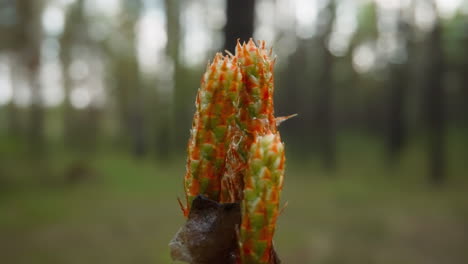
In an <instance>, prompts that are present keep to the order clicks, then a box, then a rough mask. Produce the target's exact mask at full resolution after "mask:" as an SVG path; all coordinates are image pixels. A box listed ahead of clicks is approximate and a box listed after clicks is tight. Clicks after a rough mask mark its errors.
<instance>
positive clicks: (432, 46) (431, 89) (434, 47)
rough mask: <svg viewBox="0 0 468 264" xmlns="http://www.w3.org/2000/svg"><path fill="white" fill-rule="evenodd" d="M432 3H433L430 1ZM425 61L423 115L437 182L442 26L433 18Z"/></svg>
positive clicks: (441, 172) (440, 170) (440, 173)
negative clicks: (426, 62)
mask: <svg viewBox="0 0 468 264" xmlns="http://www.w3.org/2000/svg"><path fill="white" fill-rule="evenodd" d="M434 5H435V4H434ZM426 41H427V42H426V45H427V48H428V50H427V55H426V57H427V58H428V60H429V62H428V64H427V68H426V71H425V74H424V78H425V82H424V93H425V96H424V109H423V111H424V115H425V122H426V129H427V133H428V140H429V141H428V146H429V151H428V154H429V169H430V180H431V181H432V182H433V183H435V184H440V183H442V182H443V181H444V180H445V151H444V148H445V139H444V137H445V106H444V100H445V93H444V87H443V76H444V70H445V65H444V63H445V61H444V53H443V50H442V25H441V24H440V21H436V23H435V25H434V28H433V29H432V31H431V32H430V33H429V37H428V39H427V40H426Z"/></svg>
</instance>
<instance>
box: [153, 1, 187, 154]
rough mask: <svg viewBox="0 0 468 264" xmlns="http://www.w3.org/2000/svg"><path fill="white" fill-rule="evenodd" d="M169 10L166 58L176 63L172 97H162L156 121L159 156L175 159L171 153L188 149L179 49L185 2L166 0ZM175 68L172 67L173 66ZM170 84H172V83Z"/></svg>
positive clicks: (169, 72) (157, 151)
mask: <svg viewBox="0 0 468 264" xmlns="http://www.w3.org/2000/svg"><path fill="white" fill-rule="evenodd" d="M164 4H165V9H166V32H167V44H166V56H167V57H168V58H169V59H170V60H171V62H172V71H168V74H171V75H172V89H173V93H172V98H163V97H168V96H169V95H168V94H162V93H159V94H158V97H159V98H158V102H157V104H158V110H159V111H158V115H157V120H156V141H155V142H156V152H155V153H156V157H157V158H158V159H167V158H169V157H170V156H171V154H172V153H171V150H172V149H174V148H176V150H179V149H180V150H181V149H182V146H185V143H182V142H186V138H187V135H186V134H185V132H186V131H185V130H184V129H182V127H183V122H188V123H190V121H188V120H189V119H188V117H186V115H185V109H186V108H187V107H188V106H187V105H184V104H185V100H184V97H185V89H186V87H183V86H182V85H180V78H181V65H180V58H179V57H180V56H179V47H180V43H181V25H180V7H181V5H182V0H165V1H164ZM169 68H171V67H169ZM168 85H169V84H168Z"/></svg>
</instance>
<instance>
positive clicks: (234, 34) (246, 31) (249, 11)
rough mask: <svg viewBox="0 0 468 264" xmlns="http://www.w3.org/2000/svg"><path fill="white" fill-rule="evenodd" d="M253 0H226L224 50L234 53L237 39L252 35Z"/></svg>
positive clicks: (245, 38) (246, 38)
mask: <svg viewBox="0 0 468 264" xmlns="http://www.w3.org/2000/svg"><path fill="white" fill-rule="evenodd" d="M254 14H255V0H227V4H226V18H227V21H226V25H225V26H224V50H229V51H230V52H232V53H234V48H235V46H236V43H237V39H240V41H241V42H242V41H248V40H249V38H251V37H253V31H254Z"/></svg>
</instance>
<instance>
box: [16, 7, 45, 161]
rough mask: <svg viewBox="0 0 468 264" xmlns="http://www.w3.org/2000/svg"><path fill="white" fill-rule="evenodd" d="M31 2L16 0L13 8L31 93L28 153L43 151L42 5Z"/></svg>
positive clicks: (20, 49)
mask: <svg viewBox="0 0 468 264" xmlns="http://www.w3.org/2000/svg"><path fill="white" fill-rule="evenodd" d="M42 2H43V1H39V0H37V1H35V0H18V1H17V2H16V5H17V6H16V7H17V11H18V17H19V19H20V22H19V23H20V30H21V33H20V38H19V39H18V45H19V46H18V47H17V48H18V52H19V53H21V55H22V58H21V60H22V61H23V63H24V64H25V66H26V69H27V75H28V76H27V80H28V84H29V87H30V90H31V107H30V109H29V111H30V113H29V122H28V139H29V146H30V148H31V150H32V153H41V152H42V151H43V150H44V109H43V106H42V99H41V84H40V78H39V75H40V72H39V70H40V66H41V41H42V23H41V15H42V7H43V6H42V5H43V3H42Z"/></svg>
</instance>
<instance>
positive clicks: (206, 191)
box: [184, 53, 242, 214]
mask: <svg viewBox="0 0 468 264" xmlns="http://www.w3.org/2000/svg"><path fill="white" fill-rule="evenodd" d="M241 86H242V74H241V72H240V69H239V67H238V63H237V59H236V58H235V57H232V56H225V57H223V56H222V55H221V54H219V53H218V54H217V55H216V56H215V58H214V60H213V62H212V63H211V64H210V65H208V66H207V69H206V72H205V74H204V75H203V78H202V81H201V87H200V89H199V91H198V94H197V98H196V102H195V106H196V112H195V115H194V118H193V124H192V129H191V135H190V140H189V144H188V159H187V171H186V175H185V181H184V185H185V193H186V197H187V206H188V207H189V206H190V205H191V203H192V201H193V199H194V198H195V196H197V195H199V194H202V195H205V196H206V197H208V198H210V199H212V200H215V201H218V200H219V194H220V190H221V178H222V176H223V174H224V167H225V162H226V153H227V149H228V147H229V144H230V143H229V140H228V139H227V137H228V132H229V129H230V127H232V126H234V125H235V118H236V114H237V111H238V104H239V90H240V88H241ZM189 210H190V208H187V209H186V210H185V211H186V214H187V213H188V211H189Z"/></svg>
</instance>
